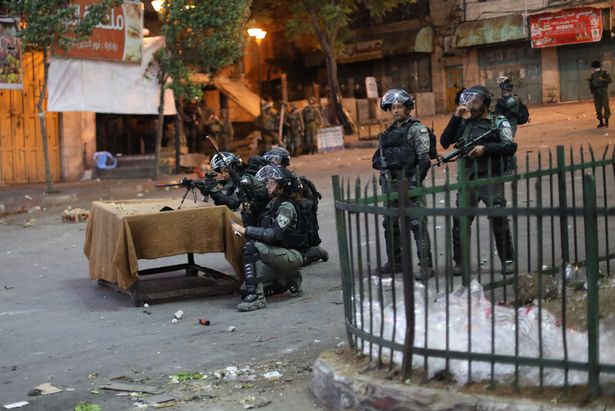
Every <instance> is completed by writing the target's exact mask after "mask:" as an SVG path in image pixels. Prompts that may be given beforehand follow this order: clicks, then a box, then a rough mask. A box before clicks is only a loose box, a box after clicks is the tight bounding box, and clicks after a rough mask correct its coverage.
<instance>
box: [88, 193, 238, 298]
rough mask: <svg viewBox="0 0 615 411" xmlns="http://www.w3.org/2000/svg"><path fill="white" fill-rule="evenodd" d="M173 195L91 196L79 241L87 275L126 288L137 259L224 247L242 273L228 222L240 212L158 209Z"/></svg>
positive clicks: (235, 239) (211, 208)
mask: <svg viewBox="0 0 615 411" xmlns="http://www.w3.org/2000/svg"><path fill="white" fill-rule="evenodd" d="M174 201H175V200H168V199H165V200H160V199H158V200H135V201H132V200H130V201H115V202H109V201H104V202H103V201H95V202H93V203H92V210H91V213H90V219H89V221H88V225H87V229H86V234H85V245H84V253H85V255H86V256H87V257H88V259H89V270H90V278H91V279H95V280H97V279H102V280H106V281H108V282H111V283H114V284H117V285H118V286H119V287H120V288H124V289H128V288H130V287H131V286H132V285H133V284H134V283H135V282H136V281H137V280H138V278H139V275H138V271H139V267H138V260H139V259H155V258H161V257H169V256H173V255H179V254H186V253H194V254H204V253H217V252H224V256H225V257H226V260H227V261H228V262H229V263H230V264H231V266H233V268H234V270H235V273H236V274H237V275H238V278H240V279H241V277H243V273H242V266H241V247H242V246H243V244H244V240H243V239H242V238H238V237H236V236H235V235H234V234H233V230H232V228H231V222H232V221H235V222H238V223H241V220H240V218H239V217H238V216H237V215H235V214H233V212H232V211H230V210H229V209H228V208H227V207H225V206H209V207H207V206H206V207H196V208H194V207H193V208H184V209H181V210H174V211H165V212H159V211H158V210H160V208H162V207H163V206H164V205H169V204H174Z"/></svg>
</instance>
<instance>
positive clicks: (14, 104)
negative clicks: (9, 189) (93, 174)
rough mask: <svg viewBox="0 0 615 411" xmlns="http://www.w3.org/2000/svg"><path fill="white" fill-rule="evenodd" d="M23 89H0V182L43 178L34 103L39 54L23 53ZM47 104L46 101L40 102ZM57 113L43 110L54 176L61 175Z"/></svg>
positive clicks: (38, 82)
mask: <svg viewBox="0 0 615 411" xmlns="http://www.w3.org/2000/svg"><path fill="white" fill-rule="evenodd" d="M22 67H23V80H24V88H23V91H22V90H0V183H2V184H9V183H34V182H43V181H45V162H44V158H43V143H42V140H41V131H40V125H39V118H38V113H37V111H36V103H37V101H38V96H39V93H40V89H41V85H42V81H43V65H42V55H32V54H30V53H26V54H24V56H23V63H22ZM43 107H44V108H46V102H45V104H44V106H43ZM58 118H59V116H58V113H46V114H45V120H46V121H47V134H48V138H49V158H50V162H51V173H52V176H53V178H54V180H57V179H59V178H60V175H61V165H60V141H59V140H60V138H59V135H60V133H59V124H58Z"/></svg>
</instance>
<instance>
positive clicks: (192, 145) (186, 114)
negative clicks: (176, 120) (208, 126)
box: [182, 100, 201, 153]
mask: <svg viewBox="0 0 615 411" xmlns="http://www.w3.org/2000/svg"><path fill="white" fill-rule="evenodd" d="M200 117H201V108H200V107H199V105H198V104H197V102H196V100H191V101H190V103H188V104H186V105H184V108H183V110H182V121H183V123H184V133H185V134H186V142H187V144H188V151H189V152H190V153H196V152H197V151H198V149H199V141H198V139H199V133H198V130H199V120H200Z"/></svg>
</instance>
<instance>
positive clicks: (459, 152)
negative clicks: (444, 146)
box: [436, 128, 497, 166]
mask: <svg viewBox="0 0 615 411" xmlns="http://www.w3.org/2000/svg"><path fill="white" fill-rule="evenodd" d="M496 130H497V129H496V128H492V129H491V130H489V131H487V132H485V133H483V134H481V135H480V136H477V137H474V138H473V139H471V140H468V141H465V142H459V143H456V144H455V149H454V150H453V151H450V152H448V153H446V154H445V155H443V156H438V161H437V162H436V166H441V165H442V163H448V162H450V161H453V160H456V159H457V158H458V157H463V156H466V155H467V154H468V153H469V152H470V151H471V150H472V149H473V148H474V147H475V146H477V145H479V144H480V143H482V142H483V141H484V140H486V139H487V137H489V136H490V135H491V134H492V133H493V132H495V131H496Z"/></svg>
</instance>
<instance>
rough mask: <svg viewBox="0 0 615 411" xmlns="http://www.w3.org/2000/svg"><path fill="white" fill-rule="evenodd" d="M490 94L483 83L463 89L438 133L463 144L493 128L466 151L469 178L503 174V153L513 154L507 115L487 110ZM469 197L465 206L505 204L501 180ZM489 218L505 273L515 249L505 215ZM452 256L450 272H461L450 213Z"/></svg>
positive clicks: (457, 231)
mask: <svg viewBox="0 0 615 411" xmlns="http://www.w3.org/2000/svg"><path fill="white" fill-rule="evenodd" d="M492 98H493V95H492V94H491V93H490V92H489V90H487V89H486V88H485V87H483V86H473V87H470V88H468V89H466V90H465V91H464V92H463V93H462V94H461V97H460V99H459V104H460V105H459V107H457V109H455V114H453V116H452V117H451V119H450V121H449V122H448V125H447V126H446V128H445V129H444V132H443V133H442V136H441V137H440V143H441V144H442V147H444V148H448V147H449V146H450V145H451V144H463V143H465V142H468V141H470V140H472V139H474V138H475V137H478V136H480V135H482V134H484V133H485V132H489V130H492V133H491V135H490V136H489V137H487V139H486V140H484V143H481V144H480V145H476V146H474V147H473V148H472V149H471V151H470V152H469V153H467V156H468V157H469V158H470V160H471V161H467V163H466V173H467V178H468V179H470V180H476V179H481V178H488V177H491V176H493V177H496V176H501V175H503V174H504V173H505V172H506V171H507V170H505V166H506V164H507V162H506V157H510V156H512V155H513V154H515V152H516V151H517V144H516V143H515V142H514V141H513V134H512V131H511V129H510V124H509V123H508V120H507V119H506V117H504V116H496V115H494V114H493V113H490V112H489V105H490V104H491V99H492ZM503 168H504V169H503ZM469 197H470V204H468V207H471V208H474V207H477V206H478V202H479V201H482V202H483V203H485V205H486V206H487V207H506V198H505V197H504V183H495V184H491V185H489V186H481V187H479V188H477V189H473V190H471V191H470V194H469ZM456 205H457V207H459V195H457V200H456ZM469 219H470V223H471V222H472V221H473V220H474V217H469ZM491 219H492V221H493V224H492V227H493V236H494V238H495V246H496V249H497V251H498V256H499V257H500V261H501V263H502V270H503V272H504V273H505V274H512V273H513V272H514V261H513V260H514V253H515V251H514V249H513V244H512V237H511V234H510V225H509V222H508V218H507V217H505V216H503V217H491ZM453 260H454V261H455V267H454V268H453V274H454V275H462V274H463V256H462V253H461V227H460V220H459V217H453Z"/></svg>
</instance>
